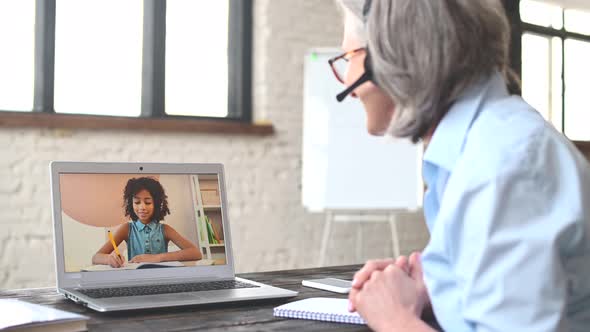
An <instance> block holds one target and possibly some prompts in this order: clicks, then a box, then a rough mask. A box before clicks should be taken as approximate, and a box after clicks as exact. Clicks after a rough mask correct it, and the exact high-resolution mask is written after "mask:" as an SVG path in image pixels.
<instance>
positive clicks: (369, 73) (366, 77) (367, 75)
mask: <svg viewBox="0 0 590 332" xmlns="http://www.w3.org/2000/svg"><path fill="white" fill-rule="evenodd" d="M360 51H365V53H366V56H365V61H364V67H365V72H364V73H363V74H362V75H361V77H359V78H358V79H357V80H356V81H354V83H352V84H351V85H350V86H349V87H348V88H346V89H345V90H344V91H342V92H341V93H339V94H338V95H337V96H336V100H338V102H341V101H343V100H344V98H346V97H347V96H348V95H349V94H351V93H352V92H353V91H354V90H355V89H356V88H357V87H359V86H360V85H361V84H363V83H365V82H368V81H373V70H372V69H371V66H370V60H369V58H370V57H369V49H368V48H367V47H359V48H357V49H354V50H352V51H348V52H344V53H342V54H340V55H337V56H335V57H333V58H331V59H329V60H328V64H329V65H330V68H331V69H332V72H333V73H334V76H336V79H337V80H338V81H339V82H340V83H342V84H346V83H345V82H344V78H343V77H340V74H339V73H338V71H337V70H336V67H335V66H334V63H335V62H336V61H338V60H340V59H344V60H346V61H349V60H350V59H351V58H352V56H354V55H355V54H357V53H359V52H360Z"/></svg>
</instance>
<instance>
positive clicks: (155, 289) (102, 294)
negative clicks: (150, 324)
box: [78, 280, 260, 299]
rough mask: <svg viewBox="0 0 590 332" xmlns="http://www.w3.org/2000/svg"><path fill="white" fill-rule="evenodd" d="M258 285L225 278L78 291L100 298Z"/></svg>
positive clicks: (254, 286) (253, 286)
mask: <svg viewBox="0 0 590 332" xmlns="http://www.w3.org/2000/svg"><path fill="white" fill-rule="evenodd" d="M256 287H260V286H257V285H252V284H248V283H245V282H241V281H236V280H223V281H210V282H197V283H185V284H170V285H146V286H131V287H114V288H93V289H78V291H79V292H80V293H82V294H84V295H87V296H90V297H92V298H95V299H98V298H106V297H122V296H141V295H155V294H170V293H185V292H201V291H210V290H219V289H238V288H256Z"/></svg>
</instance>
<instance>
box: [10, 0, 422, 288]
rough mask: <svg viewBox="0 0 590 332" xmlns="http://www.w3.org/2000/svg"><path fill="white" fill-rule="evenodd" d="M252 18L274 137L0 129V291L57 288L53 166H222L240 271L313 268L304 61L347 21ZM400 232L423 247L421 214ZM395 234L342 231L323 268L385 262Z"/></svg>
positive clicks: (260, 11)
mask: <svg viewBox="0 0 590 332" xmlns="http://www.w3.org/2000/svg"><path fill="white" fill-rule="evenodd" d="M254 13H255V19H254V20H255V27H254V35H255V40H254V82H253V84H254V112H255V114H254V117H255V118H256V119H265V120H270V121H272V123H273V124H274V125H275V128H276V134H275V135H274V136H272V137H246V136H240V135H233V136H231V135H224V136H221V135H203V134H192V133H158V132H131V131H129V132H128V131H113V130H103V131H95V130H69V129H59V130H52V129H21V128H12V129H10V128H0V146H1V147H2V159H0V226H1V229H2V231H1V232H0V288H4V289H6V288H21V287H39V286H49V285H52V284H54V283H55V271H54V268H53V245H52V228H51V211H50V199H49V178H48V163H49V161H50V160H80V161H154V162H157V161H166V162H222V163H224V164H225V165H226V172H227V181H228V199H229V203H230V204H229V205H230V212H229V215H230V220H231V228H232V237H233V239H234V242H235V243H234V252H235V255H236V262H237V264H236V271H237V272H246V271H263V270H276V269H291V268H303V267H312V266H315V265H316V264H317V255H318V252H319V248H320V239H321V231H322V230H323V222H324V216H323V215H321V214H313V215H312V214H308V213H306V212H305V211H304V209H303V208H302V206H301V176H300V174H301V144H302V143H301V142H302V137H301V132H302V127H301V125H302V90H303V87H302V82H303V78H302V73H303V54H304V53H305V50H307V49H308V48H311V47H320V46H338V45H339V44H340V37H341V18H340V17H339V13H338V11H337V9H336V8H335V5H334V1H332V0H257V1H255V8H254ZM400 229H401V230H402V232H401V234H400V241H401V243H402V252H407V251H408V250H411V249H419V248H421V247H422V246H423V245H424V243H425V241H426V238H427V235H426V232H425V229H424V226H423V221H422V219H421V218H420V217H416V216H407V217H405V218H403V220H402V222H401V223H400ZM359 231H361V232H362V235H363V247H362V256H363V257H361V259H360V261H359V260H358V259H357V258H356V257H355V246H356V243H355V241H356V233H357V232H359ZM389 234H390V232H389V226H388V225H386V224H365V225H360V226H359V225H354V224H352V225H350V224H342V225H336V226H335V227H334V229H333V236H332V238H331V241H330V245H329V250H328V259H327V264H329V265H336V264H352V263H360V262H362V261H364V260H365V259H367V258H371V257H383V256H390V255H391V250H390V247H391V245H390V241H391V240H390V236H389ZM33 262H40V263H33Z"/></svg>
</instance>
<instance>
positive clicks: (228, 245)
mask: <svg viewBox="0 0 590 332" xmlns="http://www.w3.org/2000/svg"><path fill="white" fill-rule="evenodd" d="M49 167H50V174H51V176H50V185H51V207H52V219H53V238H54V241H53V243H54V253H55V267H56V277H57V287H58V289H62V288H76V287H92V286H100V285H134V284H144V283H151V282H155V281H158V282H159V281H162V282H165V281H170V280H187V279H191V280H215V279H226V278H233V277H234V276H235V271H234V260H233V251H232V241H231V231H230V225H229V218H228V215H229V214H228V211H227V206H228V205H227V196H226V190H225V189H226V187H225V176H224V168H223V165H222V164H192V163H191V164H189V163H183V164H179V163H94V162H61V161H60V162H58V161H54V162H52V163H51V164H50V166H49ZM76 173H77V174H137V175H142V174H179V175H198V174H217V176H218V179H219V188H220V195H219V196H220V199H221V219H222V223H223V236H224V239H225V242H224V243H225V254H226V264H225V265H211V266H194V267H193V266H191V267H183V268H160V269H147V270H123V271H100V272H65V255H64V240H63V225H62V207H61V191H60V175H61V174H76Z"/></svg>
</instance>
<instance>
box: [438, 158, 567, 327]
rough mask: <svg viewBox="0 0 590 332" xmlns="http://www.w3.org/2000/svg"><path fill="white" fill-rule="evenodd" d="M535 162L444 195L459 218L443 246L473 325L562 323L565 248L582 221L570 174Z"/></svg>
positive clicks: (465, 315)
mask: <svg viewBox="0 0 590 332" xmlns="http://www.w3.org/2000/svg"><path fill="white" fill-rule="evenodd" d="M535 164H536V163H535ZM535 164H531V165H528V166H529V167H522V165H520V167H518V166H516V165H515V167H507V168H506V169H504V170H503V171H502V172H500V173H499V174H496V175H495V176H493V177H491V178H490V179H487V180H485V181H481V182H478V181H474V182H472V185H470V186H468V190H465V191H457V192H458V194H457V195H456V196H455V197H449V198H450V199H451V200H455V203H456V204H452V205H454V206H453V208H454V212H453V213H452V218H454V219H455V220H458V221H461V222H460V227H457V228H456V229H455V231H456V233H455V235H454V236H457V240H458V241H452V242H451V244H450V245H449V247H448V248H447V249H448V250H449V254H450V256H451V257H452V259H451V260H452V261H454V264H453V265H454V269H453V271H454V274H455V276H454V277H455V280H456V282H457V287H458V289H459V290H460V291H459V301H460V303H461V306H460V307H461V311H462V312H461V315H462V318H463V320H464V322H465V326H469V327H471V330H472V331H478V332H491V331H494V332H500V331H521V332H526V331H565V330H566V329H567V327H566V326H567V315H566V313H567V310H566V309H567V302H566V301H567V288H568V287H567V285H568V281H567V275H566V272H565V270H564V267H563V262H562V255H563V252H565V251H566V250H567V247H568V245H573V241H574V239H575V234H576V233H577V231H576V228H577V227H578V226H579V223H578V221H577V220H575V217H574V216H575V213H572V211H575V207H576V204H575V202H574V201H575V195H574V196H572V195H567V190H571V189H572V188H571V187H570V189H567V188H566V187H567V186H568V185H570V184H572V183H573V182H571V183H570V181H574V179H571V178H568V176H567V175H566V173H564V171H565V170H564V169H559V168H560V167H559V165H557V166H558V167H557V168H558V169H552V165H551V164H550V163H548V164H546V165H544V166H542V167H536V165H535ZM552 172H556V173H552ZM574 187H575V186H574ZM574 189H575V188H574ZM572 199H573V201H572ZM568 200H569V201H568Z"/></svg>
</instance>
